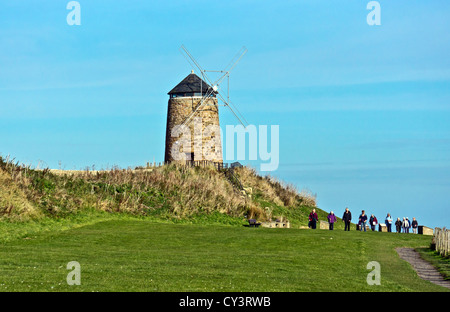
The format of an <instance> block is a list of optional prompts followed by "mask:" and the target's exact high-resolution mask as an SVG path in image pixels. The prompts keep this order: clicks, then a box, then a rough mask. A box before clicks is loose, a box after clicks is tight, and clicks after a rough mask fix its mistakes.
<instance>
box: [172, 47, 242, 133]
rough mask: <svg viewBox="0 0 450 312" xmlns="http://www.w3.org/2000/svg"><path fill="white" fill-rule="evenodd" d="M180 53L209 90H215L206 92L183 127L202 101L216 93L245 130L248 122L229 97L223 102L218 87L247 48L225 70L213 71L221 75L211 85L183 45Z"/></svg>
mask: <svg viewBox="0 0 450 312" xmlns="http://www.w3.org/2000/svg"><path fill="white" fill-rule="evenodd" d="M180 51H181V52H182V54H183V56H184V57H185V58H186V60H187V61H188V63H189V64H190V65H191V66H192V67H197V69H198V70H199V71H200V73H201V75H202V77H203V80H206V82H207V83H208V84H209V86H210V87H211V88H214V89H216V90H214V91H211V90H207V94H206V95H205V96H202V99H201V100H200V104H199V105H198V106H197V107H196V108H195V109H194V111H193V112H192V113H191V114H190V115H189V116H188V117H187V118H186V119H185V120H184V122H183V125H187V124H189V123H190V122H191V120H192V118H193V117H194V116H195V114H196V113H197V112H198V111H199V109H200V108H202V107H203V106H204V105H205V101H204V99H205V98H207V97H209V95H211V94H212V92H216V96H217V97H219V98H220V99H221V101H222V102H223V103H224V105H225V106H227V107H228V108H229V109H230V111H231V112H232V114H233V115H234V116H235V117H236V119H237V120H238V121H239V123H240V124H241V125H242V126H244V128H246V127H247V126H246V124H248V122H247V121H246V120H245V118H244V116H242V114H241V113H240V112H239V110H238V109H237V107H236V106H234V105H233V104H232V103H231V102H230V100H229V95H228V96H227V100H225V97H224V96H223V95H222V94H221V93H220V89H219V85H220V83H221V82H222V81H223V80H224V79H225V78H226V77H228V79H229V77H230V73H231V71H232V70H233V69H234V68H235V67H236V65H237V63H239V61H240V60H241V59H242V57H243V56H244V55H245V54H246V53H247V51H248V50H247V48H246V47H242V48H241V49H240V50H239V52H238V53H237V54H236V55H235V57H234V58H233V59H232V60H231V61H230V63H229V64H228V65H227V67H226V68H225V70H223V71H214V72H220V73H222V74H223V75H222V76H220V77H219V78H218V79H217V80H216V81H215V83H212V80H211V79H210V78H209V77H208V75H207V74H206V72H207V71H206V70H204V69H203V67H202V66H201V65H200V64H199V63H198V62H197V60H196V59H195V58H194V57H193V56H192V54H191V53H190V52H189V51H188V49H187V48H186V47H185V46H184V45H181V47H180ZM200 86H201V87H202V84H200ZM228 92H229V90H228ZM230 104H231V105H232V106H233V107H234V110H233V108H231V106H230Z"/></svg>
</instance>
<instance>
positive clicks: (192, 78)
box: [168, 72, 217, 94]
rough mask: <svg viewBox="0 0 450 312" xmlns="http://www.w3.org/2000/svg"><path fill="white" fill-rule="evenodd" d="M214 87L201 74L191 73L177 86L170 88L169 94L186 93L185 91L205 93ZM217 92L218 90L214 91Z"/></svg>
mask: <svg viewBox="0 0 450 312" xmlns="http://www.w3.org/2000/svg"><path fill="white" fill-rule="evenodd" d="M208 89H209V90H211V89H212V88H211V87H210V86H209V85H208V84H207V83H206V82H204V81H203V80H202V79H201V78H200V77H199V76H197V75H196V74H194V73H193V72H192V73H190V74H189V75H188V76H187V77H186V78H184V79H183V81H181V82H180V83H179V84H178V85H177V86H176V87H175V88H173V89H172V90H170V92H169V93H168V94H184V93H193V92H195V93H200V92H202V93H203V94H204V93H206V92H207V91H208ZM213 93H214V94H216V93H217V92H213Z"/></svg>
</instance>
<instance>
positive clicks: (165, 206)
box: [0, 157, 315, 220]
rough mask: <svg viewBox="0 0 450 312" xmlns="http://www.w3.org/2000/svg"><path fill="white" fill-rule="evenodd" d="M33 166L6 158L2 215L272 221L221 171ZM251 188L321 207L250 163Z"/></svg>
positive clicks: (281, 201) (245, 178)
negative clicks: (88, 213) (88, 212)
mask: <svg viewBox="0 0 450 312" xmlns="http://www.w3.org/2000/svg"><path fill="white" fill-rule="evenodd" d="M56 173H57V174H55V172H51V171H50V170H48V169H46V170H31V169H30V168H28V167H26V166H20V165H19V164H18V163H16V164H15V163H14V162H13V161H10V160H4V159H2V158H1V157H0V198H1V199H0V216H7V217H8V216H10V215H15V216H22V217H23V218H38V217H39V216H41V215H42V214H44V215H55V216H58V215H60V216H61V215H64V214H68V213H69V214H70V213H74V212H76V211H78V210H82V209H88V208H91V209H92V208H94V209H98V210H103V211H108V212H127V213H132V214H136V215H150V214H157V215H160V216H161V215H166V216H170V217H175V218H184V217H190V216H194V215H199V214H211V213H213V212H219V213H222V214H227V215H229V216H233V217H242V216H247V218H257V219H261V220H264V219H267V216H266V213H267V211H266V210H265V209H264V207H261V205H260V204H259V201H256V200H252V198H250V197H248V196H245V195H243V194H242V193H241V192H240V191H239V190H237V189H236V188H235V187H234V186H233V184H232V183H230V181H229V180H228V179H227V178H226V177H225V174H224V173H223V172H221V171H218V170H217V169H215V168H213V167H211V168H192V167H186V166H180V165H175V164H173V165H165V166H161V167H156V168H153V169H152V170H131V169H128V170H123V169H119V168H115V169H112V170H109V171H95V172H89V171H78V172H76V171H68V172H63V171H61V172H56ZM236 173H237V175H238V176H239V177H240V180H241V182H242V184H243V185H244V186H245V187H251V188H252V189H253V190H254V191H255V192H257V193H259V194H262V196H263V197H264V199H265V200H267V201H270V202H273V203H274V204H276V205H278V206H285V207H292V208H294V207H295V206H298V205H304V206H315V197H314V196H312V195H311V194H301V193H298V192H297V191H296V189H295V187H293V186H292V185H286V184H283V183H282V182H279V181H277V180H276V179H274V178H272V177H261V176H259V175H258V174H257V173H256V171H255V170H253V169H249V168H246V167H243V168H238V169H236Z"/></svg>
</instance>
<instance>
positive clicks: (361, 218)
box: [359, 210, 367, 232]
mask: <svg viewBox="0 0 450 312" xmlns="http://www.w3.org/2000/svg"><path fill="white" fill-rule="evenodd" d="M366 222H367V216H366V212H365V211H364V210H363V211H362V212H361V214H360V215H359V225H360V227H359V230H360V231H362V230H363V228H364V232H367V229H366Z"/></svg>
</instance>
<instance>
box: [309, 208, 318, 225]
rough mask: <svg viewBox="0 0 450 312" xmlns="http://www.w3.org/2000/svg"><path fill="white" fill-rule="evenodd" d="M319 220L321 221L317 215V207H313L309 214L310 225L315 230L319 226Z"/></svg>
mask: <svg viewBox="0 0 450 312" xmlns="http://www.w3.org/2000/svg"><path fill="white" fill-rule="evenodd" d="M317 221H319V217H318V216H317V213H316V209H313V210H312V211H311V213H310V214H309V227H310V228H311V229H313V230H315V229H316V226H317Z"/></svg>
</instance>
